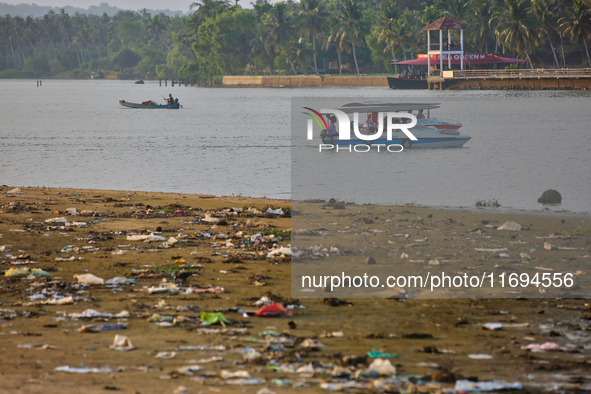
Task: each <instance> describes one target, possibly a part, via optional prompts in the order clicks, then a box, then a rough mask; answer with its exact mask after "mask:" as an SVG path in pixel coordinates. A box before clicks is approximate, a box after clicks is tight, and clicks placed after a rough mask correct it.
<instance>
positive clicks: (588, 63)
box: [583, 39, 591, 67]
mask: <svg viewBox="0 0 591 394" xmlns="http://www.w3.org/2000/svg"><path fill="white" fill-rule="evenodd" d="M583 44H585V52H587V67H591V56H589V47H588V46H587V40H585V39H583Z"/></svg>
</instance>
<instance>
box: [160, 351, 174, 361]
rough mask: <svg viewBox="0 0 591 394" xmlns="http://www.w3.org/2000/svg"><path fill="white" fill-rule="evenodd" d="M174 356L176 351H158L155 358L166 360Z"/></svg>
mask: <svg viewBox="0 0 591 394" xmlns="http://www.w3.org/2000/svg"><path fill="white" fill-rule="evenodd" d="M175 357H176V352H158V353H157V354H156V358H161V359H164V360H168V359H171V358H175Z"/></svg>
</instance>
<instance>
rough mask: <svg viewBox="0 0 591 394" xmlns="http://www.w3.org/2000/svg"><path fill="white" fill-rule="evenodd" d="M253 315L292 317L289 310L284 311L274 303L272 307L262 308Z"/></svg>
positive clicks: (281, 306) (279, 305)
mask: <svg viewBox="0 0 591 394" xmlns="http://www.w3.org/2000/svg"><path fill="white" fill-rule="evenodd" d="M255 315H256V316H261V317H276V316H293V312H292V311H290V310H289V309H285V308H284V307H283V305H281V304H278V303H275V304H273V305H268V306H264V307H262V308H261V309H259V310H258V311H256V313H255Z"/></svg>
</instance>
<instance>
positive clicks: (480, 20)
mask: <svg viewBox="0 0 591 394" xmlns="http://www.w3.org/2000/svg"><path fill="white" fill-rule="evenodd" d="M470 6H471V7H470V8H471V10H472V13H471V14H470V16H469V17H468V23H467V25H468V30H467V32H466V38H467V40H466V41H468V43H471V46H472V47H473V48H482V43H484V48H485V52H487V53H488V43H489V41H492V40H495V41H496V39H495V36H494V33H493V29H492V28H491V26H490V24H489V21H490V19H491V17H492V10H493V8H492V7H493V1H492V0H472V1H471V4H470ZM495 52H496V49H495Z"/></svg>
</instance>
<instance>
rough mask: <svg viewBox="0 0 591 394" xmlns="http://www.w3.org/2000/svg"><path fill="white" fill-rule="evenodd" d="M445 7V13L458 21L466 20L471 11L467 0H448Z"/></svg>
mask: <svg viewBox="0 0 591 394" xmlns="http://www.w3.org/2000/svg"><path fill="white" fill-rule="evenodd" d="M445 7H446V11H445V12H444V14H447V15H449V17H450V18H452V19H454V20H456V21H458V22H463V21H465V20H466V19H467V17H468V15H469V13H470V6H469V3H468V1H466V0H447V1H446V2H445Z"/></svg>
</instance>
